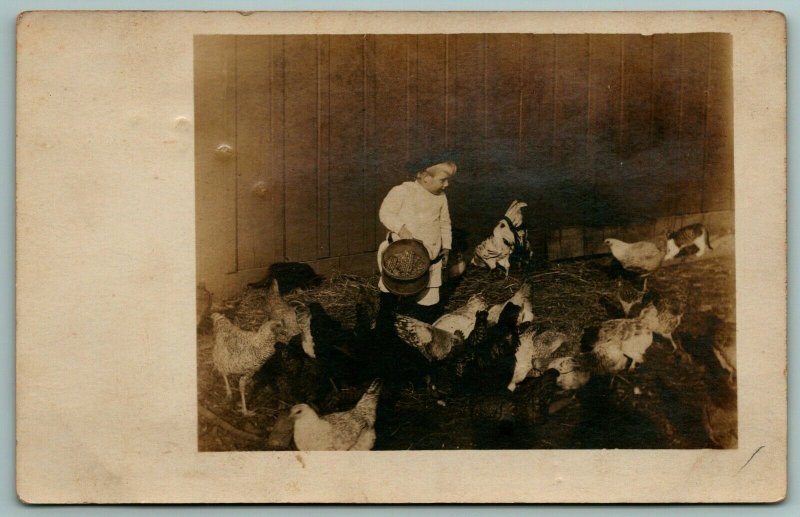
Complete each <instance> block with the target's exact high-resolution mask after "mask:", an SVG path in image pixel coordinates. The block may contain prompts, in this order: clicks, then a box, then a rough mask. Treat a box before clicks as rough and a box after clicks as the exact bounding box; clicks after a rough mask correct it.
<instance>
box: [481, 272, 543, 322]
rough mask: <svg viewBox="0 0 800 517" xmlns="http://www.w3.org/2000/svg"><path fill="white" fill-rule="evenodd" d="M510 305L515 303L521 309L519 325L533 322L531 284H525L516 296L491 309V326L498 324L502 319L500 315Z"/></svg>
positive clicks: (518, 319)
mask: <svg viewBox="0 0 800 517" xmlns="http://www.w3.org/2000/svg"><path fill="white" fill-rule="evenodd" d="M509 303H513V304H514V305H517V306H518V307H519V308H520V311H519V316H518V317H517V325H521V324H522V323H526V322H530V321H533V302H532V301H531V284H529V283H528V282H523V283H522V286H521V287H520V288H519V289H518V290H517V292H515V293H514V295H513V296H512V297H511V298H509V299H508V300H506V301H505V302H502V303H498V304H496V305H493V306H491V307H490V308H489V325H495V324H497V321H498V320H499V319H500V313H501V312H503V309H504V308H505V307H506V305H508V304H509Z"/></svg>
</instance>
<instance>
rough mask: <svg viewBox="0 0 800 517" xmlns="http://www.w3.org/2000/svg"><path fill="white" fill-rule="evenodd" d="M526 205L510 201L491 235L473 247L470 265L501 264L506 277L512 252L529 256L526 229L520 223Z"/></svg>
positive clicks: (494, 266)
mask: <svg viewBox="0 0 800 517" xmlns="http://www.w3.org/2000/svg"><path fill="white" fill-rule="evenodd" d="M526 206H528V204H527V203H524V202H522V201H517V200H514V201H512V202H511V205H510V206H509V207H508V210H506V214H505V215H504V216H503V218H502V219H501V220H500V222H498V223H497V225H496V226H495V227H494V230H493V231H492V236H491V237H488V238H487V239H486V240H484V241H483V242H482V243H480V244H478V246H477V247H476V248H475V256H474V257H473V258H472V265H474V266H481V265H485V266H486V267H488V268H489V269H490V270H494V269H495V268H497V266H502V267H503V269H505V272H506V277H508V272H509V270H510V269H511V261H510V257H511V254H512V253H514V252H515V251H516V250H519V251H518V252H519V253H524V254H527V255H528V258H530V255H531V251H530V246H529V245H528V236H527V231H526V230H525V228H524V226H523V224H522V209H523V208H525V207H526Z"/></svg>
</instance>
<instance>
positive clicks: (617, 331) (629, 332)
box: [592, 304, 658, 373]
mask: <svg viewBox="0 0 800 517" xmlns="http://www.w3.org/2000/svg"><path fill="white" fill-rule="evenodd" d="M657 312H658V311H657V310H656V308H655V307H654V306H653V305H652V304H650V305H648V306H647V307H645V308H644V309H643V310H642V313H641V314H640V315H639V317H638V318H635V319H617V320H609V321H606V322H604V323H603V324H602V325H601V326H600V330H599V332H598V336H597V342H596V343H595V344H594V346H593V348H592V352H593V353H594V355H595V356H596V357H597V359H598V360H599V363H600V365H601V366H602V367H603V369H604V370H605V371H607V372H609V373H617V372H620V371H622V370H623V369H624V368H625V365H626V364H627V362H628V359H630V360H631V365H630V367H629V369H630V370H633V369H634V368H636V365H637V364H641V363H643V362H644V354H645V352H646V351H647V349H648V348H650V345H652V344H653V329H652V328H651V327H650V326H649V325H651V324H652V322H653V321H655V320H656V318H657Z"/></svg>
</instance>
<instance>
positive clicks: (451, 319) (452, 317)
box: [433, 294, 486, 339]
mask: <svg viewBox="0 0 800 517" xmlns="http://www.w3.org/2000/svg"><path fill="white" fill-rule="evenodd" d="M483 310H486V302H485V301H484V300H483V298H481V296H480V295H477V294H475V295H472V296H471V297H470V298H469V300H467V303H465V304H464V305H462V306H461V307H459V308H458V309H456V310H454V311H453V312H449V313H447V314H444V315H442V317H440V318H439V319H438V320H436V321H434V322H433V326H434V327H436V328H438V329H442V330H446V331H447V332H450V333H451V334H455V332H456V331H457V330H459V331H461V334H462V335H463V336H464V339H466V338H468V337H469V335H470V334H471V333H472V329H473V328H475V314H476V313H477V312H478V311H483Z"/></svg>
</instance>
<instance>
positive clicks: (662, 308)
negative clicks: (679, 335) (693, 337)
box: [644, 292, 685, 351]
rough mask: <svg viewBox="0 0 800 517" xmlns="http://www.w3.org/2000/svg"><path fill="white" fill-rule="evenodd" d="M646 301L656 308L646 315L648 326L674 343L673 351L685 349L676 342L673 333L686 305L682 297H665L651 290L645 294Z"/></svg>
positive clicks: (679, 322)
mask: <svg viewBox="0 0 800 517" xmlns="http://www.w3.org/2000/svg"><path fill="white" fill-rule="evenodd" d="M644 303H650V304H652V305H653V306H654V307H655V309H656V310H655V311H649V312H648V314H647V316H646V318H647V321H645V323H646V324H647V326H648V327H649V328H650V329H652V331H653V333H654V334H658V335H659V336H662V337H664V338H665V339H668V340H669V342H670V343H671V344H672V350H673V351H678V349H679V348H680V349H681V350H683V348H682V347H680V346H679V345H678V344H677V343H676V342H675V339H673V337H672V333H673V332H675V330H676V329H677V328H678V326H679V325H680V324H681V319H682V318H683V311H684V305H685V304H684V302H683V301H682V300H680V299H665V298H663V297H661V296H659V295H658V294H656V293H654V292H651V293H648V295H647V296H645V302H644Z"/></svg>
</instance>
